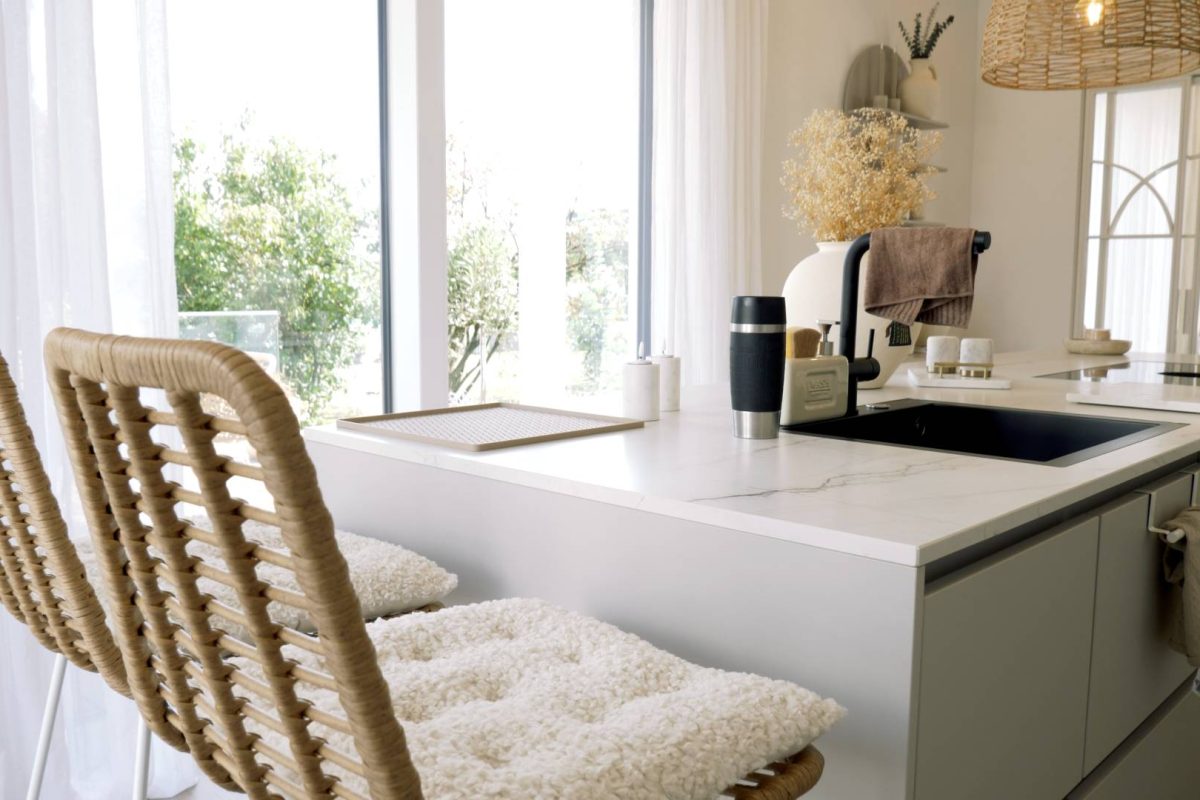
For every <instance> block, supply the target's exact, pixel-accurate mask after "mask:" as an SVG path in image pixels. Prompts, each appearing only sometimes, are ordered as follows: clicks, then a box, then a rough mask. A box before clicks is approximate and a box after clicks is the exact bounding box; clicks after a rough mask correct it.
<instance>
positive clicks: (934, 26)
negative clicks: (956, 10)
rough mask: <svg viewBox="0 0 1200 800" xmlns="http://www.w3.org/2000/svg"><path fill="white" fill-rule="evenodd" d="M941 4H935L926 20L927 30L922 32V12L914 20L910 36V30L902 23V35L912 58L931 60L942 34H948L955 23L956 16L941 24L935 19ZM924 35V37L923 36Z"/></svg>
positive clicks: (949, 17) (947, 18)
mask: <svg viewBox="0 0 1200 800" xmlns="http://www.w3.org/2000/svg"><path fill="white" fill-rule="evenodd" d="M940 5H941V3H934V5H933V8H932V9H930V10H929V17H928V19H926V20H925V23H924V24H925V26H926V27H925V30H924V31H922V30H921V24H922V23H921V12H919V11H918V12H917V18H916V19H915V20H913V30H912V34H911V35H910V34H909V32H908V29H907V28H905V27H904V22H903V21H901V22H899V23H898V24H899V25H900V33H901V34H902V35H903V36H904V43H905V44H906V45H908V54H909V55H910V56H911V57H912V58H929V56H930V55H932V53H933V48H935V47H937V43H938V39H941V38H942V34H943V33H945V32H946V28H949V27H950V26H951V25H952V24H953V23H954V15H953V14H951V15H950V16H948V17H946V19H944V20H943V21H941V22H937V21H936V20H935V19H934V18H935V17H936V16H937V10H938V6H940ZM922 34H924V36H922Z"/></svg>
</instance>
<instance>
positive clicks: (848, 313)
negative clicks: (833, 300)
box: [838, 231, 992, 417]
mask: <svg viewBox="0 0 1200 800" xmlns="http://www.w3.org/2000/svg"><path fill="white" fill-rule="evenodd" d="M991 246H992V234H990V233H989V232H987V231H976V232H975V238H974V240H973V241H972V243H971V248H972V250H973V251H974V252H975V254H976V255H978V254H979V253H982V252H983V251H985V250H987V249H988V248H989V247H991ZM870 249H871V234H869V233H864V234H863V235H862V236H860V237H858V238H857V239H855V240H854V241H853V242H852V243H851V244H850V249H849V250H848V251H847V252H846V261H845V264H844V265H843V267H842V320H841V331H840V333H839V337H838V338H839V341H840V348H841V353H842V355H843V356H845V357H846V360H847V361H849V362H850V378H849V381H848V383H849V385H848V386H847V387H846V416H848V417H849V416H853V415H855V414H857V413H858V384H859V382H860V381H861V382H864V383H865V382H866V381H870V380H874V379H875V378H878V377H879V362H878V361H877V360H875V358H874V357H873V355H874V354H873V353H872V352H869V351H868V353H867V355H866V357H864V358H855V357H854V344H855V340H856V337H857V336H858V279H859V273H860V272H861V271H862V259H863V256H865V255H866V254H867V251H868V250H870Z"/></svg>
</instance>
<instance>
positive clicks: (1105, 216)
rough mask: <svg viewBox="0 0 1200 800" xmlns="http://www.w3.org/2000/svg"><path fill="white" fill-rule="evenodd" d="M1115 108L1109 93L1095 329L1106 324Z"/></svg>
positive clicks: (1113, 95)
mask: <svg viewBox="0 0 1200 800" xmlns="http://www.w3.org/2000/svg"><path fill="white" fill-rule="evenodd" d="M1116 106H1117V96H1116V93H1115V92H1109V93H1108V99H1107V102H1105V104H1104V169H1103V171H1102V172H1101V175H1102V176H1103V177H1102V182H1103V185H1102V188H1101V190H1100V248H1099V250H1100V252H1099V255H1098V258H1097V260H1096V315H1095V320H1096V322H1095V325H1096V327H1097V328H1103V327H1105V324H1106V319H1105V316H1106V315H1105V306H1106V305H1107V299H1108V298H1107V295H1108V248H1109V235H1110V234H1111V233H1112V230H1111V229H1110V227H1109V215H1111V214H1112V173H1113V168H1112V163H1113V139H1114V138H1115V135H1114V128H1115V125H1114V121H1115V120H1116Z"/></svg>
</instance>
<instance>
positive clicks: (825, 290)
mask: <svg viewBox="0 0 1200 800" xmlns="http://www.w3.org/2000/svg"><path fill="white" fill-rule="evenodd" d="M849 249H850V242H817V252H815V253H813V254H812V255H811V256H809V257H808V258H805V259H804V260H803V261H801V262H800V263H799V264H797V265H796V266H795V267H794V268H793V269H792V272H791V274H790V275H788V278H787V281H785V282H784V284H783V298H784V301H785V302H786V303H787V320H788V322H787V324H788V325H789V326H791V327H799V328H815V327H816V326H817V320H818V319H834V320H840V319H841V316H842V266H843V265H844V264H845V262H846V253H847V251H849ZM870 260H871V254H870V252H868V253H867V255H866V256H864V257H863V261H862V272H861V273H860V274H859V281H858V332H857V335H856V336H855V344H854V354H855V356H857V357H859V358H862V357H863V356H865V355H866V354H867V344H868V343H869V342H870V341H871V331H874V332H875V349H874V351H873V352H872V355H873V356H874V357H875V359H876V360H877V361H879V377H878V378H876V379H875V380H873V381H867V382H865V383H860V384H859V385H858V388H860V389H878V388H880V387H881V386H883V384H885V383H886V382H887V380H888V378H890V377H892V373H894V372H895V371H896V368H897V367H899V366H900V363H901V362H902V361H904V359H906V358H908V357H909V356H910V355H912V352H913V345H914V343H915V342H916V339H917V336H918V335H919V334H920V331H921V325H920V323H918V324H916V325H913V326H912V328H911V329H910V328H909V327H908V326H907V325H901V324H900V323H898V322H892V321H891V320H889V319H884V318H883V317H877V316H875V315H874V314H868V313H867V312H866V311H864V310H863V307H862V293H863V287H864V286H865V285H866V276H867V271H868V270H870V269H871V263H870ZM837 337H838V329H837V328H835V329H834V332H833V334H832V335H831V338H833V340H834V341H835V342H836V341H837ZM836 349H837V348H836V347H835V351H836Z"/></svg>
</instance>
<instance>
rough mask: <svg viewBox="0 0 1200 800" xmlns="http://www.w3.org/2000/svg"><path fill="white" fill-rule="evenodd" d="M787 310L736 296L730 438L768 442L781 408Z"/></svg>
mask: <svg viewBox="0 0 1200 800" xmlns="http://www.w3.org/2000/svg"><path fill="white" fill-rule="evenodd" d="M786 337H787V308H786V306H785V305H784V301H783V298H782V297H735V298H733V314H732V315H731V317H730V320H729V393H730V396H731V399H732V401H733V435H734V436H737V437H739V438H742V439H773V438H775V437H776V436H778V435H779V409H780V407H781V406H782V405H783V360H784V341H785V339H786Z"/></svg>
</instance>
